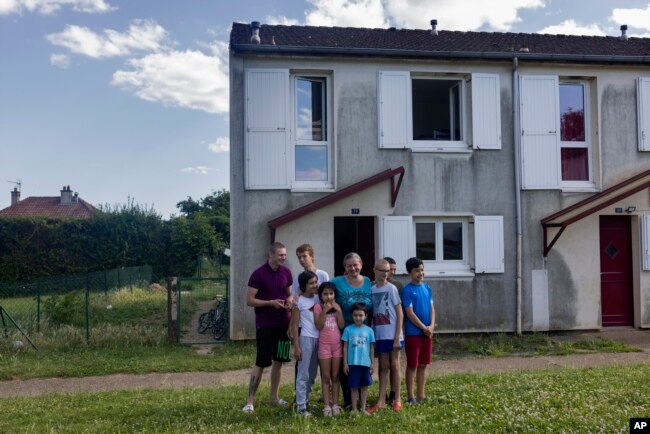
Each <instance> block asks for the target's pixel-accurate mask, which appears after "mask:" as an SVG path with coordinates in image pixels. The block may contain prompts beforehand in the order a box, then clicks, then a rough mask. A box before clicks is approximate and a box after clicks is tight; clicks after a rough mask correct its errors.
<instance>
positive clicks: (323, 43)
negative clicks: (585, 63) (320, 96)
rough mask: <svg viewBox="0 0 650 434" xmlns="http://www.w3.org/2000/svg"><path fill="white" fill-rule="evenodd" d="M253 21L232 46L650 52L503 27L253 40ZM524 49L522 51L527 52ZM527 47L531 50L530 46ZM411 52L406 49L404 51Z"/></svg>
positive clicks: (300, 32)
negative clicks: (503, 30) (507, 30)
mask: <svg viewBox="0 0 650 434" xmlns="http://www.w3.org/2000/svg"><path fill="white" fill-rule="evenodd" d="M250 37H251V27H250V25H249V24H242V23H233V26H232V31H231V33H230V44H231V49H233V50H234V51H235V52H236V51H238V50H248V51H255V50H256V49H257V50H260V51H263V50H265V49H267V50H268V49H272V48H275V49H276V50H277V51H279V52H281V51H282V50H283V49H288V48H293V49H294V50H295V49H296V48H303V49H305V50H304V51H305V52H308V51H309V50H308V49H309V48H311V49H313V50H314V51H318V49H349V50H352V51H354V50H376V51H377V53H376V54H382V53H383V54H387V50H388V51H390V50H398V51H410V52H414V53H415V52H417V53H418V54H419V55H426V53H429V54H430V55H434V54H442V53H499V54H501V55H506V54H507V55H509V56H512V55H513V54H515V53H517V54H518V56H522V57H524V58H525V57H526V56H533V55H540V54H545V55H559V56H613V59H612V61H616V58H621V57H626V56H633V57H645V56H650V38H629V39H627V40H624V39H621V38H619V37H616V36H568V35H548V34H539V33H500V32H458V31H445V30H438V34H437V35H432V34H431V31H430V30H407V29H368V28H351V27H314V26H284V25H262V26H261V28H260V38H261V44H259V45H258V44H251V42H250ZM522 49H523V51H522ZM526 49H527V50H528V51H526ZM402 54H403V55H407V53H402Z"/></svg>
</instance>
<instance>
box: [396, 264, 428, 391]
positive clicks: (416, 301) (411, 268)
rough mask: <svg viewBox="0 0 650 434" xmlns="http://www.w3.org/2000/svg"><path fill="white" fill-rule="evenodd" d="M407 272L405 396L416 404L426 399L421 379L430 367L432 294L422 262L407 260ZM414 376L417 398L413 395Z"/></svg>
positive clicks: (405, 288)
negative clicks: (408, 277) (425, 277)
mask: <svg viewBox="0 0 650 434" xmlns="http://www.w3.org/2000/svg"><path fill="white" fill-rule="evenodd" d="M406 271H407V272H408V273H409V275H410V276H411V282H410V283H409V284H408V285H406V286H405V287H404V290H403V291H402V304H403V306H404V309H405V311H406V321H405V324H406V327H405V331H406V393H407V395H408V403H409V404H419V403H420V402H422V401H424V400H425V399H426V396H425V394H424V380H425V372H426V369H427V365H429V364H431V353H432V352H433V339H432V338H433V329H434V325H435V320H436V311H435V309H434V308H433V292H432V291H431V288H430V287H429V285H427V284H426V283H424V264H423V263H422V260H421V259H419V258H410V259H409V260H408V261H406ZM414 376H415V382H416V387H417V399H416V396H415V395H414V394H413V377H414Z"/></svg>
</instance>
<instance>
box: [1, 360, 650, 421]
mask: <svg viewBox="0 0 650 434" xmlns="http://www.w3.org/2000/svg"><path fill="white" fill-rule="evenodd" d="M318 392H319V389H318V388H316V390H314V392H313V393H314V394H316V393H318ZM376 393H377V386H376V385H375V386H372V387H371V388H370V402H374V400H375V399H376ZM267 394H268V387H267V386H263V387H261V388H260V390H259V392H258V396H259V397H260V398H261V397H266V396H267ZM427 394H428V396H429V397H430V398H431V400H430V401H428V402H426V403H424V404H422V405H419V406H405V408H404V409H403V410H402V411H401V412H400V413H394V412H393V411H392V410H383V411H379V412H377V413H375V414H373V415H372V416H353V415H350V414H345V415H343V416H341V417H339V418H324V417H315V418H313V419H310V420H305V419H303V418H300V417H298V416H297V415H296V414H295V413H294V412H293V410H292V409H291V408H284V409H282V408H278V407H275V406H271V405H270V404H268V403H267V402H266V401H265V400H264V399H260V401H259V402H258V403H257V404H256V410H255V413H253V414H244V413H242V411H241V406H242V405H243V403H244V402H245V395H246V389H245V387H243V386H242V387H223V388H218V389H216V390H215V389H184V390H156V391H121V392H110V393H93V394H90V393H85V394H78V395H71V396H48V397H39V398H17V399H11V400H3V401H2V404H3V411H2V412H1V413H0V432H13V433H20V432H26V433H41V432H72V433H77V432H79V433H81V432H83V433H87V432H88V433H91V432H102V433H103V432H156V433H163V432H210V433H212V432H237V433H252V432H255V433H277V432H278V430H279V429H280V430H281V431H282V432H283V433H304V432H346V433H347V432H349V433H366V432H377V430H378V429H379V428H378V427H381V431H382V432H413V433H429V432H444V433H466V432H517V433H527V432H627V431H628V427H629V418H630V417H644V416H647V415H648V414H650V401H648V399H647V397H648V396H650V366H648V365H637V366H625V367H609V368H590V369H562V370H553V371H538V372H519V373H508V374H499V375H477V374H462V375H449V376H445V377H437V378H435V379H431V380H429V382H428V384H427ZM281 395H282V396H284V397H285V398H288V397H290V396H291V395H292V393H291V388H290V386H283V388H282V389H281ZM316 396H318V395H316ZM312 398H314V395H312ZM313 410H314V411H315V412H316V413H317V414H319V413H320V407H319V405H318V404H316V405H315V408H314V409H313Z"/></svg>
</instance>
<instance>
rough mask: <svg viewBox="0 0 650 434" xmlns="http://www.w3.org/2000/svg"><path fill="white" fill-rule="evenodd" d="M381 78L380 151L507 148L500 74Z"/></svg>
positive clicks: (404, 74)
mask: <svg viewBox="0 0 650 434" xmlns="http://www.w3.org/2000/svg"><path fill="white" fill-rule="evenodd" d="M378 80H379V85H378V89H379V97H378V100H379V147H380V148H410V149H413V150H418V151H432V152H436V151H438V152H440V151H443V152H444V151H457V152H458V151H463V150H467V149H468V148H474V149H501V115H500V112H501V105H500V87H499V76H498V75H496V74H430V73H415V72H413V73H411V72H410V71H382V72H380V73H379V78H378ZM470 95H471V97H470Z"/></svg>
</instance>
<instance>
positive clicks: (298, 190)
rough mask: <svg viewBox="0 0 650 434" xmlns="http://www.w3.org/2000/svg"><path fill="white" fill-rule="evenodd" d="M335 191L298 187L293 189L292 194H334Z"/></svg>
mask: <svg viewBox="0 0 650 434" xmlns="http://www.w3.org/2000/svg"><path fill="white" fill-rule="evenodd" d="M335 191H336V190H335V189H334V187H314V188H306V187H296V188H292V189H291V193H333V192H335Z"/></svg>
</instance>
